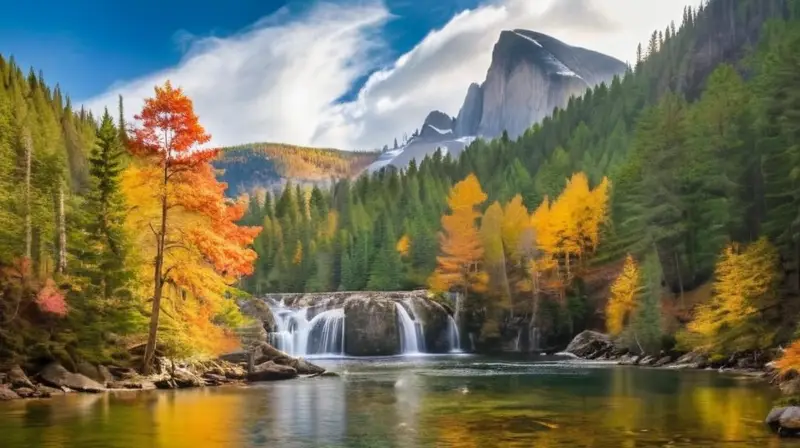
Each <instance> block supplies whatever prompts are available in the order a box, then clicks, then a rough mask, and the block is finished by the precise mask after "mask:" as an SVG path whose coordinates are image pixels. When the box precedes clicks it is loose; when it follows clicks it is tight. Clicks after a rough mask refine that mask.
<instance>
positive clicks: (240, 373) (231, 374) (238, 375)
mask: <svg viewBox="0 0 800 448" xmlns="http://www.w3.org/2000/svg"><path fill="white" fill-rule="evenodd" d="M225 378H227V379H229V380H243V379H245V378H247V370H245V368H244V367H242V366H237V365H230V366H228V367H226V368H225Z"/></svg>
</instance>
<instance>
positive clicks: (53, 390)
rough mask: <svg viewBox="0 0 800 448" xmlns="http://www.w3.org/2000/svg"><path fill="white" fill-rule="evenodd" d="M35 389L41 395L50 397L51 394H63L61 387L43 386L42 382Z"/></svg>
mask: <svg viewBox="0 0 800 448" xmlns="http://www.w3.org/2000/svg"><path fill="white" fill-rule="evenodd" d="M37 389H38V390H39V392H40V393H41V394H42V397H43V398H45V397H52V396H53V395H64V393H65V392H64V391H63V390H62V389H56V388H54V387H50V386H45V385H44V384H40V385H39V386H38V387H37Z"/></svg>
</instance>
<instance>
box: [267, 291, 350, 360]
mask: <svg viewBox="0 0 800 448" xmlns="http://www.w3.org/2000/svg"><path fill="white" fill-rule="evenodd" d="M267 304H268V306H269V308H270V310H271V311H272V314H273V316H274V317H275V331H274V332H272V333H270V334H269V342H270V344H272V345H273V346H274V347H275V348H277V349H278V350H282V351H284V352H286V353H288V354H290V355H292V356H309V355H344V329H345V328H344V321H345V318H344V309H342V308H334V309H330V310H325V311H323V312H321V313H319V314H317V315H316V316H314V317H313V318H311V319H310V320H309V319H308V308H300V309H292V308H289V307H287V306H285V305H284V303H283V301H281V302H274V301H267Z"/></svg>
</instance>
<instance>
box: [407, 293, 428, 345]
mask: <svg viewBox="0 0 800 448" xmlns="http://www.w3.org/2000/svg"><path fill="white" fill-rule="evenodd" d="M403 303H405V304H406V305H408V309H409V310H411V313H409V315H410V316H411V319H413V320H414V332H415V333H416V335H417V346H418V348H419V351H421V352H427V351H428V347H426V346H425V323H424V322H423V321H422V318H421V317H420V313H419V310H417V307H416V306H415V305H414V302H413V301H412V300H409V299H406V300H403Z"/></svg>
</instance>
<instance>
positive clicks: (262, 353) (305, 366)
mask: <svg viewBox="0 0 800 448" xmlns="http://www.w3.org/2000/svg"><path fill="white" fill-rule="evenodd" d="M253 359H254V362H255V364H263V363H265V362H267V361H272V362H274V363H275V364H279V365H282V366H289V367H292V368H293V369H295V370H296V371H297V373H298V374H300V375H314V374H318V373H322V372H324V371H325V369H323V368H322V367H320V366H317V365H314V364H311V363H310V362H308V361H306V360H305V359H303V358H295V357H293V356H289V355H288V354H286V353H285V352H283V351H281V350H278V349H277V348H275V347H273V346H271V345H270V344H267V343H266V342H264V343H261V344H259V345H258V346H257V347H255V350H254V352H253Z"/></svg>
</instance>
